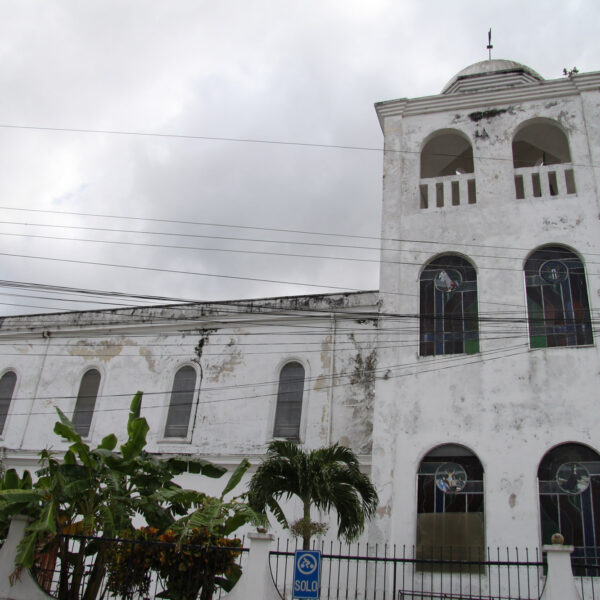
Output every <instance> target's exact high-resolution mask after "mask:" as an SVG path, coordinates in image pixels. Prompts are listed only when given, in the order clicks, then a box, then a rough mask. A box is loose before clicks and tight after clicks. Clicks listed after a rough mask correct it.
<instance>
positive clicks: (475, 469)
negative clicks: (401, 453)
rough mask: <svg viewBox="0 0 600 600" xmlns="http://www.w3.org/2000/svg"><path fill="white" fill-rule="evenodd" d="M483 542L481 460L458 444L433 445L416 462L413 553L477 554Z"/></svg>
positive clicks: (475, 556) (465, 556)
mask: <svg viewBox="0 0 600 600" xmlns="http://www.w3.org/2000/svg"><path fill="white" fill-rule="evenodd" d="M484 546H485V527H484V506H483V467H482V465H481V462H479V459H478V458H477V456H475V454H473V453H472V452H471V451H470V450H469V449H468V448H465V447H464V446H460V445H458V444H445V445H443V446H438V447H437V448H434V449H433V450H432V451H431V452H429V454H427V456H425V458H424V459H423V460H422V461H421V465H420V467H419V473H418V492H417V552H418V555H419V556H420V557H421V558H434V557H435V558H440V557H443V558H452V559H457V560H461V559H462V560H477V559H479V558H483V548H484Z"/></svg>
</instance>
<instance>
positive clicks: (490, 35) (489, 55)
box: [486, 27, 494, 60]
mask: <svg viewBox="0 0 600 600" xmlns="http://www.w3.org/2000/svg"><path fill="white" fill-rule="evenodd" d="M493 47H494V46H492V28H491V27H490V30H489V31H488V45H487V46H486V48H487V51H488V57H489V58H488V59H489V60H492V48H493Z"/></svg>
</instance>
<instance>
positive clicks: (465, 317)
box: [420, 255, 479, 356]
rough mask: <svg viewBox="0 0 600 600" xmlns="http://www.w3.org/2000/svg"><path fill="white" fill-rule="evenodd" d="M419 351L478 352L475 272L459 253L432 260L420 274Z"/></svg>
mask: <svg viewBox="0 0 600 600" xmlns="http://www.w3.org/2000/svg"><path fill="white" fill-rule="evenodd" d="M420 292H421V294H420V299H421V304H420V354H421V356H433V355H439V354H461V353H466V354H473V353H475V352H479V322H478V316H477V274H476V272H475V269H474V268H473V266H472V265H471V263H470V262H469V261H467V260H465V259H464V258H461V257H460V256H454V255H444V256H440V257H439V258H436V259H435V260H432V261H431V262H430V263H429V264H428V265H427V267H425V269H424V270H423V273H422V274H421V290H420Z"/></svg>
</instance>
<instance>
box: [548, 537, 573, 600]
mask: <svg viewBox="0 0 600 600" xmlns="http://www.w3.org/2000/svg"><path fill="white" fill-rule="evenodd" d="M543 550H544V552H545V553H546V557H547V560H548V575H547V576H546V585H545V587H544V592H543V593H542V597H541V600H580V596H579V593H578V592H577V588H576V587H575V580H574V579H573V572H572V570H571V553H572V552H573V546H562V545H560V544H552V545H551V546H544V548H543Z"/></svg>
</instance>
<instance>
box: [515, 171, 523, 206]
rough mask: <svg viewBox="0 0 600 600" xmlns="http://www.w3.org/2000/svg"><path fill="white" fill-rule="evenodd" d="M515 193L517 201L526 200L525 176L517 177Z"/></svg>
mask: <svg viewBox="0 0 600 600" xmlns="http://www.w3.org/2000/svg"><path fill="white" fill-rule="evenodd" d="M515 192H516V194H517V200H523V199H524V198H525V186H524V184H523V175H516V176H515Z"/></svg>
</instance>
